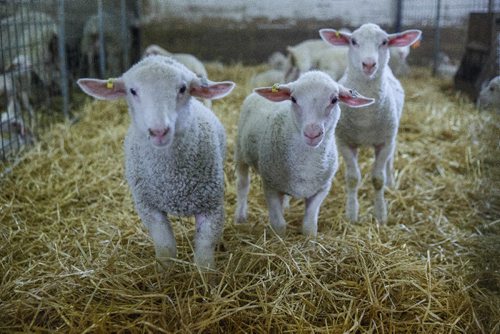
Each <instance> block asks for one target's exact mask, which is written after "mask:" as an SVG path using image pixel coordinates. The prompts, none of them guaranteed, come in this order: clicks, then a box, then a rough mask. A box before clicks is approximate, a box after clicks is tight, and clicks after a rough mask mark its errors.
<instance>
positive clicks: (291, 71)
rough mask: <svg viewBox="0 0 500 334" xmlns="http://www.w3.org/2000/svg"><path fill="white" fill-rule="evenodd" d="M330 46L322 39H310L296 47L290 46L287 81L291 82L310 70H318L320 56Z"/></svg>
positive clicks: (288, 48)
mask: <svg viewBox="0 0 500 334" xmlns="http://www.w3.org/2000/svg"><path fill="white" fill-rule="evenodd" d="M328 49H329V46H328V44H326V43H325V42H323V41H322V40H320V39H308V40H305V41H303V42H300V43H299V44H297V45H294V46H288V47H287V52H288V59H289V60H288V69H287V70H286V71H285V72H286V74H285V80H286V81H287V82H291V81H294V80H297V79H298V77H299V76H300V75H301V74H302V73H305V72H307V71H309V70H312V69H318V56H319V54H320V53H321V52H322V51H325V50H328Z"/></svg>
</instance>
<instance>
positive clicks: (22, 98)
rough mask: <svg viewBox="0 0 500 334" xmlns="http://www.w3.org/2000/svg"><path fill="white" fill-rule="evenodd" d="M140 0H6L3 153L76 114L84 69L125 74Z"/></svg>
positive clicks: (1, 15) (1, 67) (5, 157)
mask: <svg viewBox="0 0 500 334" xmlns="http://www.w3.org/2000/svg"><path fill="white" fill-rule="evenodd" d="M138 3H139V2H138V1H137V0H120V1H103V0H95V1H86V0H74V1H64V0H11V1H0V74H1V75H0V111H1V118H0V161H9V160H13V159H14V158H15V157H16V155H17V154H18V153H19V152H20V151H21V150H22V149H23V148H24V147H26V146H29V144H32V143H33V142H35V140H36V139H37V138H39V136H40V134H41V133H42V132H43V131H44V130H45V129H47V128H48V127H49V126H50V124H53V123H55V122H57V121H61V120H64V119H67V118H69V117H70V112H69V109H70V108H71V107H74V106H75V103H76V101H77V100H78V99H77V98H76V97H77V95H78V92H79V89H78V88H77V86H76V84H75V83H76V80H77V79H78V78H79V77H85V76H94V77H108V76H118V75H120V73H122V72H123V71H124V69H125V68H127V67H128V66H129V65H130V63H131V62H132V61H135V60H136V59H137V55H138V54H139V52H140V47H139V46H138V45H137V43H138V25H137V22H138V20H137V15H138V10H137V8H138ZM132 45H135V47H134V48H132ZM133 50H137V52H136V53H134V52H133Z"/></svg>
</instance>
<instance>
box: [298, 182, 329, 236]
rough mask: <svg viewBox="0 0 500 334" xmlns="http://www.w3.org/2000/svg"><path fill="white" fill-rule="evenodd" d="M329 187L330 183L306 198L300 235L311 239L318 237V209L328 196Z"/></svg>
mask: <svg viewBox="0 0 500 334" xmlns="http://www.w3.org/2000/svg"><path fill="white" fill-rule="evenodd" d="M330 185H331V183H329V184H328V186H326V187H325V188H323V189H322V190H320V191H319V192H317V193H316V194H314V195H313V196H311V197H309V198H306V211H305V214H304V221H303V223H302V234H304V235H307V236H311V237H316V236H317V235H318V215H319V208H320V207H321V203H323V200H324V199H325V197H326V195H328V192H329V190H330Z"/></svg>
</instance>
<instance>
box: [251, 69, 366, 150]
mask: <svg viewBox="0 0 500 334" xmlns="http://www.w3.org/2000/svg"><path fill="white" fill-rule="evenodd" d="M255 92H256V93H257V94H259V95H261V96H263V97H265V98H266V99H268V100H270V101H273V102H282V101H287V100H289V101H290V112H291V113H292V115H293V121H294V124H295V126H296V129H297V135H298V136H300V137H301V138H302V139H303V140H304V143H305V144H306V145H308V146H311V147H318V146H319V145H320V144H321V142H322V141H323V139H324V138H325V135H326V134H327V133H331V131H333V130H334V129H335V126H336V125H337V121H338V119H339V117H340V108H339V102H343V103H345V104H347V105H348V106H350V107H353V108H357V107H364V106H367V105H370V104H372V103H373V102H374V100H373V99H371V98H366V97H364V96H361V95H360V94H357V93H356V92H354V91H352V90H350V89H347V88H345V87H343V86H342V85H340V84H338V83H337V82H335V81H334V80H333V79H331V78H330V76H328V75H327V74H325V73H323V72H320V71H310V72H307V73H305V74H303V75H302V76H301V77H300V78H299V79H298V80H296V81H294V82H291V83H288V84H275V85H273V86H272V87H263V88H256V89H255Z"/></svg>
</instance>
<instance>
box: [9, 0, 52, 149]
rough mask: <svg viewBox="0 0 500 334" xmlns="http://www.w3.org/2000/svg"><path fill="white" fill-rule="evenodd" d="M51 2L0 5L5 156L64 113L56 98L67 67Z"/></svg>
mask: <svg viewBox="0 0 500 334" xmlns="http://www.w3.org/2000/svg"><path fill="white" fill-rule="evenodd" d="M48 2H49V1H29V2H27V1H9V2H2V3H1V5H0V18H1V20H0V69H1V76H0V88H1V91H0V95H1V101H0V103H1V110H2V112H1V127H0V156H1V158H2V159H5V158H6V157H8V156H11V155H12V154H14V153H16V152H17V151H19V150H20V149H21V148H22V147H23V146H24V145H26V144H28V143H30V142H32V141H33V140H34V138H35V137H36V136H37V134H38V132H39V131H40V130H41V129H42V128H44V127H46V126H47V125H48V124H49V123H50V122H51V121H52V119H54V118H57V117H59V116H60V115H59V108H57V107H56V100H55V99H54V97H55V96H56V95H57V94H58V93H60V90H61V85H60V78H61V70H60V67H59V56H58V49H57V42H58V40H57V39H58V27H57V24H56V20H55V19H54V17H52V16H51V15H49V14H47V13H46V12H44V11H43V8H42V7H45V5H46V4H47V3H48Z"/></svg>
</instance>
